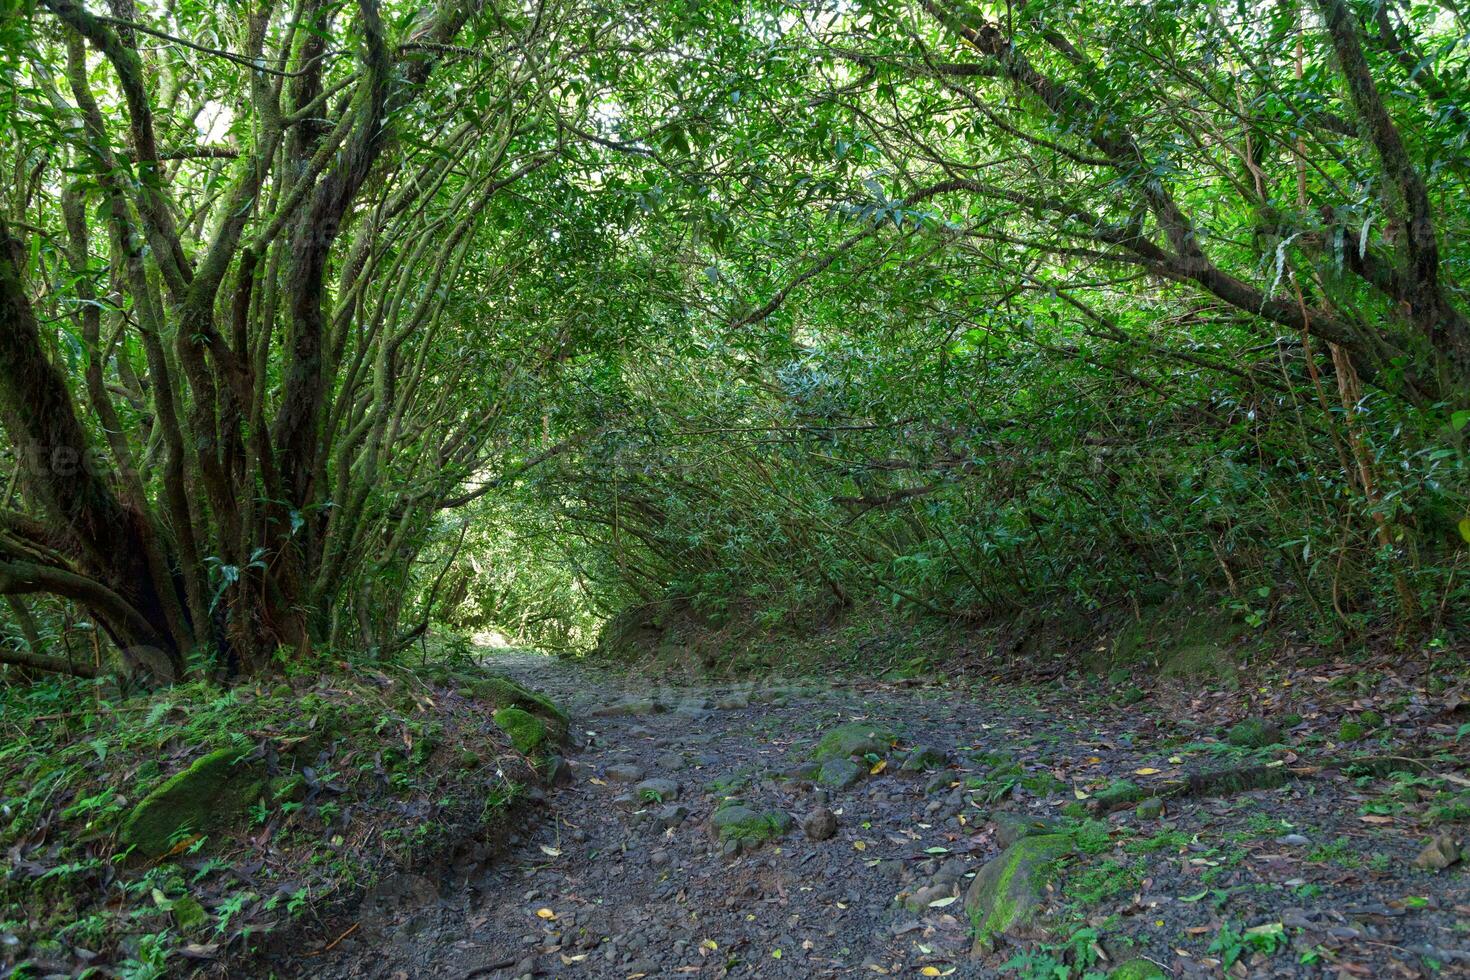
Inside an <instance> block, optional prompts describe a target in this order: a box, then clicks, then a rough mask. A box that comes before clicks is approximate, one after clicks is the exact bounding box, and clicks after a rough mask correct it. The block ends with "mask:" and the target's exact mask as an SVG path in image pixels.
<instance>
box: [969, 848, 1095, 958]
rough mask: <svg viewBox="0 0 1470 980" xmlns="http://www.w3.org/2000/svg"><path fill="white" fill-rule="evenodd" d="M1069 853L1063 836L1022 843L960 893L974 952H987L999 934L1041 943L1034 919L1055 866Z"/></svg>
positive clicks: (1039, 928)
mask: <svg viewBox="0 0 1470 980" xmlns="http://www.w3.org/2000/svg"><path fill="white" fill-rule="evenodd" d="M1070 853H1072V838H1071V837H1069V836H1068V835H1066V834H1042V835H1040V836H1037V837H1023V838H1022V839H1020V840H1018V841H1016V843H1014V844H1012V845H1011V846H1010V847H1008V848H1006V849H1005V850H1004V851H1002V852H1001V853H1000V855H999V856H998V857H996V858H994V859H992V860H991V861H990V862H988V863H987V864H986V865H985V867H983V868H981V869H980V873H979V874H977V875H976V876H975V880H974V881H972V882H971V883H970V888H969V890H968V891H967V892H966V893H965V911H966V912H967V913H968V914H969V916H970V922H971V923H972V924H973V926H974V932H975V941H976V944H977V946H981V947H987V946H989V945H990V944H991V943H992V942H993V941H994V938H995V937H996V936H998V935H1002V934H1005V935H1011V936H1015V937H1017V938H1021V939H1038V938H1044V936H1045V934H1046V929H1045V928H1044V927H1043V926H1042V925H1041V923H1040V922H1039V918H1038V913H1039V912H1040V910H1041V907H1042V904H1043V903H1044V902H1045V900H1046V889H1047V886H1048V885H1049V884H1051V882H1052V880H1053V879H1054V877H1055V875H1056V868H1057V863H1058V862H1059V861H1060V860H1061V859H1062V858H1063V857H1065V856H1067V855H1068V854H1070Z"/></svg>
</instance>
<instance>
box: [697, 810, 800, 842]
mask: <svg viewBox="0 0 1470 980" xmlns="http://www.w3.org/2000/svg"><path fill="white" fill-rule="evenodd" d="M710 823H711V826H713V827H714V830H715V835H716V836H717V837H719V839H720V840H722V841H740V842H742V843H759V842H761V841H768V840H774V839H775V838H777V837H781V836H784V835H785V834H786V833H788V832H789V831H790V830H791V828H792V826H793V825H794V824H795V821H794V820H792V819H791V815H790V814H788V813H784V812H782V811H780V810H767V811H765V812H764V813H758V812H756V811H755V810H752V809H751V808H750V807H748V806H745V805H744V804H740V803H736V804H732V805H729V806H723V807H720V808H719V809H718V810H716V811H715V813H714V816H713V817H711V818H710Z"/></svg>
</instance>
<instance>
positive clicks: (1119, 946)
mask: <svg viewBox="0 0 1470 980" xmlns="http://www.w3.org/2000/svg"><path fill="white" fill-rule="evenodd" d="M495 667H496V668H497V669H499V670H503V671H504V672H505V673H506V674H508V675H510V676H512V677H514V678H515V679H517V680H519V681H521V682H523V683H525V684H527V685H528V686H533V687H537V688H540V689H542V690H544V691H546V692H547V693H549V694H551V695H553V696H554V697H556V698H558V699H560V701H561V702H562V703H563V704H564V705H567V706H569V708H570V710H571V712H572V714H573V718H574V724H573V729H574V731H575V732H576V733H577V735H578V738H579V740H580V741H581V742H583V743H584V744H583V745H582V747H581V748H580V749H579V750H578V751H576V752H575V753H574V754H573V757H572V758H573V766H572V774H571V778H570V780H569V781H568V782H567V783H566V784H565V785H563V786H560V787H557V788H553V789H549V790H548V791H547V800H546V805H545V808H544V809H543V810H541V811H540V812H539V813H538V814H537V815H536V819H535V821H534V824H533V826H532V829H531V830H529V831H527V832H526V833H525V834H524V835H521V836H519V837H517V838H515V839H513V840H512V842H511V847H510V849H509V852H508V853H507V854H506V855H505V856H504V857H503V858H502V859H500V860H499V861H497V862H495V863H494V864H493V866H491V867H489V868H473V869H460V870H459V871H458V872H457V873H453V874H451V875H449V876H448V877H447V878H444V879H442V880H440V879H435V880H429V879H427V878H423V877H419V876H414V875H406V876H402V877H400V878H399V879H395V880H394V881H392V882H389V883H386V884H385V885H384V886H382V887H380V888H379V889H378V890H377V891H376V892H375V894H374V895H373V896H370V900H369V902H367V903H366V904H365V905H364V908H363V911H362V914H361V918H360V920H359V922H358V924H357V928H356V929H355V930H354V931H353V933H352V934H351V935H350V936H349V937H348V938H346V939H345V940H343V941H341V942H340V943H339V944H338V945H337V946H336V947H335V948H334V949H332V950H331V951H330V952H328V953H326V954H325V955H322V956H318V957H315V958H314V959H312V960H311V961H310V969H309V970H307V971H304V970H303V969H302V963H303V962H304V961H302V960H296V961H294V962H285V961H282V962H277V963H275V964H273V965H274V966H275V968H276V969H277V970H278V971H280V972H285V973H290V974H296V973H302V974H303V975H305V974H307V973H309V975H311V976H314V977H327V978H348V977H353V978H356V977H371V978H378V977H382V978H399V977H413V978H417V977H450V978H469V977H515V976H524V975H536V976H555V977H634V976H639V975H646V976H649V977H673V976H685V975H690V976H724V975H729V976H748V977H754V976H758V977H810V976H857V975H865V976H866V975H872V974H879V975H885V974H886V975H900V974H902V975H910V976H921V975H930V976H933V975H949V974H950V973H951V971H953V975H955V976H995V975H1002V974H1004V975H1016V974H1017V971H1018V970H1021V969H1023V966H1022V965H1021V964H1014V965H1012V966H1011V967H1010V968H1006V964H1007V963H1008V962H1011V961H1012V958H1013V957H1014V956H1016V955H1017V953H1018V951H1019V949H1020V947H1018V946H1014V945H1010V944H1008V943H1007V941H1005V940H1002V942H1001V946H1000V948H999V949H998V950H996V951H995V952H993V953H990V954H988V955H983V956H979V957H972V955H971V945H972V939H971V936H970V932H969V930H970V924H969V921H968V918H967V916H966V915H965V912H964V905H965V902H964V898H963V894H964V892H965V890H966V889H967V888H968V886H969V882H970V879H971V878H972V877H973V875H974V874H975V872H977V871H978V870H979V869H980V868H981V867H982V865H983V864H984V863H985V862H986V861H987V860H989V859H991V858H992V857H994V856H995V855H996V854H997V853H998V846H997V840H996V836H997V834H996V827H995V825H994V823H993V820H992V815H993V812H994V811H996V810H1007V811H1011V812H1016V813H1020V814H1024V815H1026V816H1028V817H1029V816H1039V817H1048V818H1056V817H1057V816H1058V815H1059V814H1060V811H1061V810H1062V809H1063V808H1064V807H1065V806H1067V805H1068V804H1076V803H1078V802H1079V799H1078V794H1079V793H1086V794H1087V795H1088V797H1089V798H1090V797H1091V796H1092V794H1093V792H1094V791H1095V790H1096V789H1097V787H1099V786H1100V785H1101V784H1102V783H1104V782H1105V780H1106V777H1107V776H1108V775H1112V776H1118V775H1127V777H1128V778H1130V779H1132V780H1134V781H1136V782H1138V783H1140V784H1144V785H1147V784H1148V783H1149V782H1150V780H1153V779H1164V778H1166V777H1168V776H1170V775H1178V774H1179V773H1180V772H1181V770H1197V769H1200V768H1209V767H1210V766H1213V765H1218V764H1219V762H1220V761H1221V760H1222V759H1224V758H1225V757H1226V756H1228V755H1229V752H1230V751H1233V750H1228V749H1226V748H1225V747H1224V746H1223V745H1221V744H1220V743H1218V742H1216V741H1215V740H1213V739H1210V738H1208V737H1204V736H1200V735H1197V734H1193V733H1188V732H1182V731H1180V730H1179V729H1178V728H1177V727H1176V726H1175V724H1174V722H1173V721H1171V720H1169V719H1170V716H1171V715H1173V714H1177V712H1176V711H1175V710H1174V709H1173V708H1172V707H1171V706H1169V705H1163V704H1159V705H1153V704H1142V705H1138V706H1136V707H1135V708H1133V709H1129V710H1128V711H1127V712H1126V716H1125V717H1123V718H1121V719H1119V718H1113V719H1111V720H1102V719H1100V718H1099V717H1097V716H1095V715H1091V714H1089V713H1088V711H1087V710H1086V709H1085V708H1084V707H1083V706H1081V705H1080V704H1079V703H1078V701H1079V699H1078V698H1077V697H1076V696H1074V695H1069V694H1067V693H1066V692H1057V693H1055V694H1054V695H1044V696H1043V697H1052V698H1054V700H1052V701H1050V702H1048V701H1033V700H1030V698H1031V697H1032V695H1030V694H1017V693H1016V692H1015V691H1006V692H1002V693H1000V694H997V695H996V696H993V697H991V696H976V695H975V694H974V693H964V692H956V691H950V690H944V689H939V688H926V687H899V686H895V685H888V684H876V683H872V684H861V685H847V686H841V685H831V686H827V687H825V688H821V687H818V686H817V685H815V684H812V683H810V682H807V683H803V684H800V685H781V684H767V685H765V686H764V687H762V688H760V689H752V688H749V687H690V688H679V689H659V690H650V689H648V688H646V687H641V686H640V685H638V684H637V683H636V682H633V681H629V680H622V679H619V678H618V677H616V676H614V675H611V674H607V673H603V672H601V671H598V670H596V669H594V668H590V667H583V666H576V665H570V664H566V663H562V662H558V661H555V660H551V659H548V658H542V657H536V656H532V655H527V654H511V655H507V656H504V657H503V658H497V661H496V663H495ZM609 708H611V709H612V710H613V711H614V712H616V713H611V714H610V713H607V712H608V710H609ZM854 720H856V721H861V722H863V723H864V724H865V725H869V726H874V727H888V728H892V729H894V730H895V732H896V734H897V735H898V746H899V749H900V750H902V749H906V748H910V747H912V746H915V745H928V746H932V747H935V748H936V749H937V750H939V751H940V752H942V753H944V754H945V755H946V756H947V757H948V763H947V764H946V765H944V766H943V767H942V768H941V769H940V770H938V771H937V772H929V773H923V772H919V773H906V772H901V771H900V769H901V768H902V767H901V761H902V759H903V758H904V756H903V754H902V752H901V751H897V752H894V753H891V754H890V755H889V757H888V760H887V762H886V768H885V769H884V770H883V771H881V772H880V773H878V774H876V775H870V774H869V773H867V772H863V774H862V776H863V778H862V779H861V780H859V781H858V782H857V783H856V784H855V785H853V786H851V787H850V788H846V789H835V788H834V789H830V790H826V789H822V788H820V787H819V786H814V785H813V783H812V782H810V781H808V780H807V779H803V778H796V777H792V776H790V775H789V774H790V773H791V771H792V769H793V768H794V767H797V766H798V765H799V764H800V763H802V762H803V761H804V760H806V759H808V758H809V756H810V753H811V750H812V747H813V745H814V743H815V742H816V741H817V740H818V739H819V738H820V737H821V736H822V735H823V734H824V733H827V732H830V731H831V730H832V729H833V728H834V727H835V726H837V725H838V724H840V723H842V722H848V721H854ZM863 768H864V769H867V768H871V766H870V765H865V766H864V767H863ZM1139 770H1143V773H1142V774H1138V771H1139ZM1149 770H1153V771H1152V772H1150V771H1149ZM783 774H785V775H783ZM802 775H809V773H803V774H802ZM829 775H835V776H841V775H842V773H840V772H836V773H832V774H829ZM644 779H662V780H668V781H670V783H672V784H675V786H676V787H677V788H672V787H670V786H668V785H663V786H661V787H660V786H655V787H654V788H655V789H656V790H658V793H657V795H659V796H661V797H663V799H662V800H661V801H657V800H653V799H649V800H648V801H647V802H639V801H636V800H633V799H630V797H631V796H632V790H633V788H634V787H635V786H637V785H638V784H639V783H640V782H641V781H642V780H644ZM719 780H723V781H724V782H723V784H721V785H719V786H712V785H711V784H713V783H715V782H716V781H719ZM645 788H647V787H645ZM647 795H648V796H650V797H652V796H653V795H654V794H653V793H649V794H647ZM730 796H736V797H738V798H739V799H740V800H741V801H742V802H743V803H744V804H745V805H746V806H748V807H750V808H751V809H752V810H753V811H755V812H756V813H758V814H764V813H767V812H784V813H789V814H790V815H791V816H792V817H793V818H794V826H793V827H792V828H791V829H790V830H789V832H786V833H785V834H784V835H782V836H781V837H779V838H778V839H777V840H775V841H772V842H769V843H765V844H764V845H761V846H757V847H752V848H749V849H748V850H746V851H744V852H742V853H739V854H732V853H730V852H731V851H733V850H734V849H735V845H722V844H721V843H720V842H719V841H718V840H716V839H715V838H714V837H713V836H712V835H711V832H710V830H709V821H710V818H711V816H712V814H713V812H714V811H715V809H716V807H717V805H718V804H719V803H721V801H723V800H725V799H726V798H727V797H730ZM1372 798H1373V797H1372V796H1371V794H1370V792H1369V791H1368V789H1367V787H1366V785H1359V783H1357V782H1354V781H1351V780H1349V779H1347V778H1345V777H1344V778H1339V779H1324V778H1321V777H1318V778H1312V779H1301V780H1296V779H1293V780H1291V781H1289V782H1288V783H1287V784H1286V785H1285V786H1282V787H1278V788H1275V789H1270V790H1258V791H1254V792H1246V793H1238V794H1235V795H1232V796H1228V797H1218V798H1205V799H1200V800H1197V801H1191V802H1180V803H1179V804H1177V805H1172V804H1171V806H1170V807H1169V808H1168V809H1167V810H1166V812H1165V813H1164V814H1162V816H1153V815H1148V814H1145V815H1143V816H1140V815H1139V814H1136V813H1135V812H1134V810H1133V809H1132V808H1131V807H1130V808H1125V809H1122V810H1121V811H1119V812H1115V813H1113V814H1112V815H1111V816H1110V817H1109V818H1108V820H1107V821H1106V822H1098V823H1091V824H1084V826H1085V827H1086V828H1087V829H1085V830H1084V831H1082V832H1081V833H1080V835H1079V836H1078V838H1077V841H1078V853H1077V854H1076V855H1075V856H1074V857H1073V858H1072V859H1071V860H1070V861H1069V863H1068V864H1067V865H1066V866H1065V867H1064V870H1063V872H1062V875H1061V876H1060V877H1059V878H1058V880H1057V883H1056V885H1055V886H1054V887H1053V888H1052V889H1051V890H1050V891H1046V892H1045V893H1044V895H1045V898H1046V899H1047V900H1048V903H1049V905H1051V906H1053V907H1055V908H1059V909H1060V912H1058V913H1057V915H1058V916H1059V921H1062V922H1064V923H1065V924H1064V925H1063V926H1062V927H1061V929H1060V936H1061V938H1063V939H1065V938H1066V936H1068V935H1071V934H1074V933H1075V931H1076V930H1077V929H1088V928H1090V929H1092V930H1093V932H1090V933H1089V932H1083V933H1082V934H1081V936H1080V938H1079V939H1078V940H1077V942H1076V943H1075V944H1074V947H1075V948H1074V949H1073V950H1072V951H1071V952H1070V953H1061V952H1058V953H1054V954H1043V958H1042V959H1039V960H1038V961H1037V962H1036V964H1035V969H1036V970H1038V971H1040V970H1044V969H1047V968H1049V966H1050V963H1049V961H1048V960H1047V959H1045V958H1044V957H1045V956H1056V957H1058V958H1060V959H1062V960H1067V959H1068V958H1069V957H1070V958H1071V959H1070V962H1073V963H1078V962H1081V963H1087V962H1088V961H1096V960H1097V959H1098V956H1099V954H1100V953H1101V954H1103V955H1106V956H1107V957H1108V959H1107V960H1105V961H1100V962H1097V963H1096V964H1095V965H1094V966H1093V968H1094V969H1098V970H1099V971H1102V972H1105V971H1106V970H1107V969H1108V968H1109V967H1110V966H1111V965H1114V964H1116V963H1118V962H1120V961H1122V960H1125V959H1129V958H1133V957H1137V956H1147V957H1148V958H1149V959H1151V960H1153V961H1154V962H1156V963H1158V964H1160V965H1162V967H1163V968H1164V969H1165V970H1166V971H1167V972H1166V974H1165V975H1174V976H1220V975H1222V972H1225V968H1226V964H1227V963H1231V964H1233V967H1232V969H1231V970H1230V973H1231V975H1238V976H1244V975H1251V976H1274V975H1281V976H1313V975H1323V974H1326V975H1341V976H1365V977H1387V976H1418V975H1421V974H1424V973H1425V972H1426V971H1428V970H1431V969H1435V968H1437V969H1438V970H1439V971H1440V972H1439V974H1438V975H1441V976H1449V975H1457V974H1458V975H1470V932H1467V928H1470V927H1467V923H1470V886H1467V880H1470V875H1467V874H1466V873H1465V871H1464V867H1465V865H1464V864H1463V863H1461V864H1460V865H1458V866H1456V867H1452V868H1450V869H1449V870H1446V871H1441V872H1439V873H1437V874H1436V873H1431V872H1427V871H1422V870H1419V869H1417V868H1415V867H1414V866H1413V864H1412V861H1413V858H1414V857H1415V855H1416V854H1418V853H1419V849H1420V846H1421V843H1422V833H1421V831H1420V830H1418V829H1414V828H1411V827H1404V828H1402V829H1401V828H1400V827H1399V826H1398V825H1397V824H1396V823H1393V822H1391V820H1390V822H1381V821H1370V822H1364V821H1363V820H1362V819H1361V817H1362V814H1361V812H1360V811H1361V810H1362V809H1363V807H1364V805H1365V801H1369V800H1371V799H1372ZM824 805H825V806H828V807H830V809H831V810H832V811H833V813H834V815H835V816H836V819H837V828H836V832H835V834H834V835H833V836H832V837H831V838H830V839H825V840H812V839H809V837H808V836H807V834H805V833H804V832H803V828H802V821H803V819H804V818H805V817H806V816H807V815H808V814H810V813H811V812H812V811H813V810H815V809H817V808H818V807H821V806H824ZM1077 809H1078V808H1077V807H1076V806H1072V807H1071V810H1072V811H1073V812H1074V813H1075V812H1076V810H1077ZM920 889H923V891H920ZM955 896H959V897H958V898H955ZM905 899H907V905H906V904H905V901H904V900H905ZM947 899H954V900H953V901H948V900H947ZM1252 930H1254V931H1252ZM1212 947H1213V948H1212ZM926 968H932V969H929V970H928V971H927V973H926V972H925V970H926ZM1021 975H1025V974H1024V973H1022V974H1021ZM1034 975H1040V974H1039V973H1038V974H1034ZM1048 975H1053V974H1048ZM1064 975H1065V974H1064ZM1073 975H1075V976H1081V975H1082V971H1081V970H1080V969H1079V970H1078V971H1077V972H1076V973H1074V974H1073Z"/></svg>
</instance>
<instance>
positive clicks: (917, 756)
mask: <svg viewBox="0 0 1470 980" xmlns="http://www.w3.org/2000/svg"><path fill="white" fill-rule="evenodd" d="M947 765H949V756H948V754H946V753H945V752H944V751H942V750H940V749H937V748H935V747H934V746H932V745H915V746H914V747H913V748H911V749H909V752H908V755H906V756H904V757H903V765H901V766H899V770H900V771H901V772H928V771H929V770H931V769H943V768H944V767H945V766H947Z"/></svg>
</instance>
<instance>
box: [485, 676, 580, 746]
mask: <svg viewBox="0 0 1470 980" xmlns="http://www.w3.org/2000/svg"><path fill="white" fill-rule="evenodd" d="M470 690H472V691H473V692H474V694H475V696H476V697H478V698H481V699H483V700H485V701H489V702H490V703H491V704H493V705H495V707H497V708H519V709H520V710H522V711H525V712H528V713H530V714H533V715H536V716H537V717H538V718H540V719H541V720H542V721H545V722H547V723H548V724H550V725H551V727H552V728H553V729H554V730H557V731H559V732H561V733H565V732H566V729H567V726H568V725H569V724H571V719H570V718H568V717H567V713H566V712H565V711H562V710H561V708H558V707H557V706H556V705H555V704H554V703H552V701H551V700H550V699H549V698H547V697H545V696H543V695H540V694H537V693H536V692H535V691H530V690H527V689H526V688H524V687H522V686H521V685H519V684H517V683H516V682H515V681H513V680H510V679H509V678H506V677H482V678H478V679H476V680H475V681H474V682H473V683H472V684H471V685H470Z"/></svg>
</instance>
